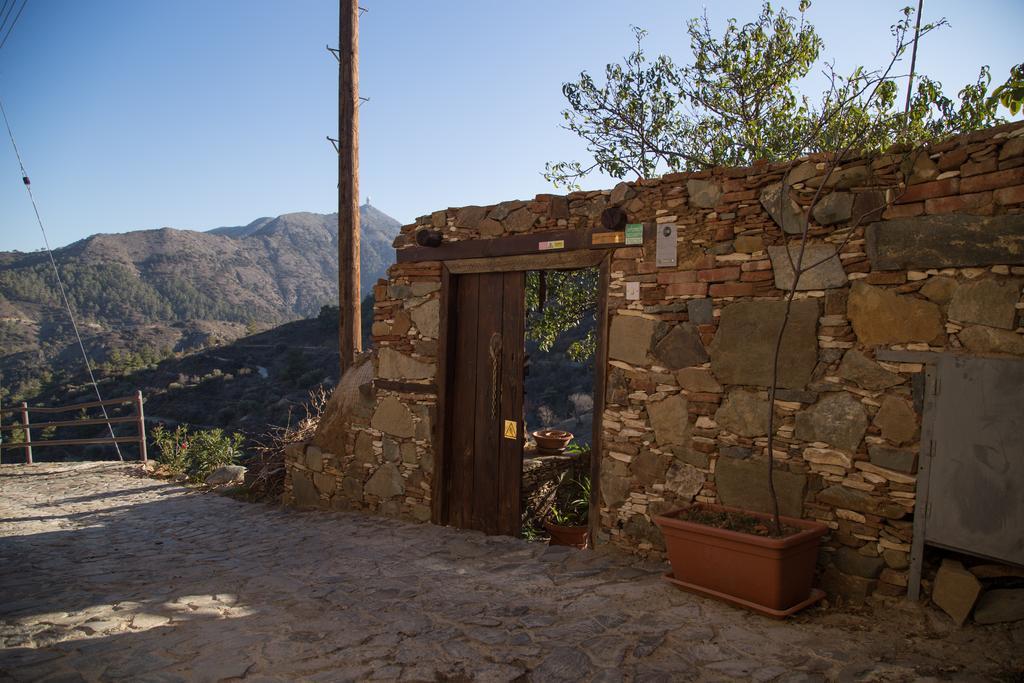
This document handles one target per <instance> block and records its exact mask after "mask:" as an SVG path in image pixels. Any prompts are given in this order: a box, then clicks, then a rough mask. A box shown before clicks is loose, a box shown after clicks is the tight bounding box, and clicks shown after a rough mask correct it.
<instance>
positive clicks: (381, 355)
mask: <svg viewBox="0 0 1024 683" xmlns="http://www.w3.org/2000/svg"><path fill="white" fill-rule="evenodd" d="M377 368H378V370H377V372H378V375H379V376H380V377H381V378H382V379H402V380H414V379H433V377H434V374H435V373H436V371H437V365H435V364H434V363H424V362H423V361H420V360H417V359H415V358H410V357H409V356H406V355H405V354H404V353H399V352H398V351H395V350H394V349H392V348H390V347H387V346H385V347H383V348H382V349H381V350H380V351H379V352H378V354H377Z"/></svg>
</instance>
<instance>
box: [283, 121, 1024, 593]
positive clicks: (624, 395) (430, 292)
mask: <svg viewBox="0 0 1024 683" xmlns="http://www.w3.org/2000/svg"><path fill="white" fill-rule="evenodd" d="M828 165H829V158H828V157H827V156H825V155H814V156H810V157H806V158H803V159H799V160H797V161H796V162H795V163H794V164H793V166H792V169H791V171H790V173H789V183H790V187H789V188H788V192H787V191H786V188H782V186H781V182H782V178H783V175H784V173H785V172H786V170H787V168H789V166H788V165H768V164H764V165H755V166H753V167H751V168H726V169H714V170H713V171H708V172H701V173H690V174H669V175H667V176H665V177H662V178H659V179H654V180H642V181H638V182H636V183H620V184H619V185H617V186H616V187H615V188H614V189H613V190H611V191H606V192H577V193H572V194H570V195H568V196H565V197H560V196H555V195H538V196H537V197H536V198H535V199H534V200H533V201H510V202H503V203H501V204H498V205H495V206H487V207H475V206H471V207H463V208H460V209H448V210H444V211H438V212H435V213H433V214H431V215H430V216H424V217H422V218H420V219H419V220H418V221H417V222H416V223H415V224H413V225H409V226H405V227H404V228H403V230H402V234H401V235H400V236H399V237H398V238H397V239H396V242H395V244H396V247H397V248H399V249H402V248H405V247H408V246H412V245H413V244H414V240H413V236H414V233H415V231H416V230H418V229H421V228H424V227H430V228H433V229H439V230H441V231H443V233H444V235H445V240H446V241H449V242H451V241H457V240H464V239H491V238H497V237H500V236H503V235H510V234H521V233H533V232H544V231H548V230H555V229H591V228H597V227H598V225H599V219H600V215H601V212H602V211H603V209H605V208H606V207H608V206H610V205H617V206H621V207H622V208H624V209H625V211H626V212H627V215H628V217H629V221H630V222H653V223H659V224H660V223H673V224H675V225H677V226H678V227H679V232H678V244H677V256H678V265H677V266H676V267H674V268H657V267H656V266H655V260H654V245H653V244H646V245H644V246H643V247H625V248H619V249H615V250H614V253H613V255H612V258H613V260H612V263H611V278H610V284H609V289H608V292H607V295H608V303H609V318H610V322H609V337H608V347H609V348H608V350H609V359H608V365H607V367H606V368H605V372H606V379H607V382H606V386H607V394H606V397H605V398H606V408H605V412H604V415H603V438H604V442H603V451H602V453H600V454H598V455H599V457H600V459H601V479H600V515H601V520H600V522H601V527H602V530H603V534H604V540H606V541H610V542H612V543H615V544H617V545H619V546H621V547H624V548H626V549H628V550H630V551H632V552H637V553H640V554H658V553H661V551H662V541H661V537H660V534H659V533H658V531H657V530H656V528H655V527H654V525H653V524H652V523H651V515H652V514H656V513H659V512H662V511H664V510H667V509H669V508H672V507H675V506H677V505H680V504H683V503H686V502H689V501H691V500H700V501H709V502H722V503H726V504H733V505H741V506H744V507H749V508H754V509H766V508H767V505H768V498H767V492H766V485H765V476H766V463H765V458H766V453H765V448H766V436H767V432H766V430H767V419H766V409H767V390H766V387H767V384H768V378H769V368H770V361H771V348H770V343H771V340H772V339H773V331H776V330H777V329H778V325H779V324H780V311H781V306H782V304H781V299H782V297H783V295H784V291H783V290H784V289H785V288H786V287H787V286H788V285H789V284H790V282H791V278H792V272H791V268H790V266H789V259H788V257H787V255H786V247H785V246H784V242H785V241H786V239H787V236H788V237H789V241H790V242H792V241H793V237H792V235H788V233H787V231H793V230H795V229H797V228H795V226H797V225H798V224H799V218H800V215H801V214H802V212H804V211H806V207H807V206H808V205H809V204H810V203H811V201H812V198H813V196H814V195H815V193H817V192H818V190H819V188H820V189H821V200H820V201H819V202H818V204H817V205H816V207H815V210H814V211H813V213H812V216H811V230H810V246H809V258H811V259H813V260H814V261H815V262H816V261H819V260H820V261H822V263H821V265H820V266H818V267H816V268H815V269H813V270H811V271H810V272H808V273H807V274H805V275H804V276H803V277H802V278H801V282H800V290H799V292H798V294H797V300H796V302H795V304H794V307H793V312H792V319H791V322H790V325H789V327H788V328H787V334H786V338H785V341H784V347H783V348H784V351H783V359H782V365H781V367H782V368H783V372H782V376H781V379H780V384H781V387H782V388H781V390H780V391H779V392H777V394H776V402H775V406H774V410H775V412H776V420H775V425H776V434H775V448H776V453H775V455H776V456H777V457H778V458H779V464H780V467H779V471H778V473H777V475H776V486H777V487H778V488H779V490H780V492H781V502H782V511H783V512H784V513H786V514H796V515H803V516H805V517H811V518H815V519H818V520H821V521H823V522H825V523H826V524H828V525H829V526H830V527H831V529H832V534H831V540H830V542H829V544H828V548H827V549H828V551H829V552H828V561H827V562H826V565H827V569H826V574H825V577H826V583H827V587H829V588H830V589H832V590H833V591H837V592H842V593H845V594H847V595H850V596H854V597H863V596H864V595H866V594H868V593H869V592H871V591H873V590H880V591H882V592H886V593H894V594H895V593H900V592H902V591H903V590H904V586H905V584H906V580H907V579H906V567H907V562H908V553H909V549H910V542H911V533H912V515H913V511H914V501H915V495H916V494H915V491H916V477H915V473H916V471H917V470H916V460H917V456H918V452H919V440H920V420H921V414H920V413H921V400H922V396H921V391H922V387H923V382H922V377H923V376H922V372H923V365H921V364H920V363H908V362H886V361H884V360H883V359H880V358H879V355H883V356H884V355H885V353H886V352H891V351H894V350H910V351H917V352H928V353H930V352H938V351H963V352H967V353H977V354H988V353H999V354H1012V355H1018V356H1024V336H1022V330H1021V327H1020V310H1021V308H1022V304H1021V284H1022V282H1024V223H1022V221H1024V217H1022V216H1021V207H1022V202H1024V127H1022V125H1021V124H1013V125H1009V126H1003V127H999V128H993V129H989V130H986V131H980V132H977V133H972V134H969V135H964V136H960V137H958V138H955V139H952V140H949V141H946V142H943V143H941V144H937V145H933V146H931V147H926V148H923V149H919V150H893V151H892V152H891V153H889V154H886V155H883V156H880V157H877V158H872V159H855V160H851V161H848V162H845V163H843V164H841V165H840V166H838V168H837V169H836V170H835V171H833V172H832V173H828V172H827V171H828ZM826 176H827V178H826ZM822 186H823V187H822ZM784 193H785V194H784ZM780 195H781V201H780ZM787 195H788V196H787ZM851 230H852V231H853V234H852V236H851V235H850V234H849V233H850V231H851ZM837 245H841V248H840V249H839V251H838V253H835V251H836V247H837ZM627 282H638V283H639V284H640V299H639V300H638V301H627V300H626V299H625V287H626V283H627ZM439 285H440V266H439V264H438V263H436V262H434V263H401V264H396V265H395V266H393V267H392V268H391V269H390V271H389V280H388V281H387V282H386V283H383V282H382V283H381V284H380V285H379V286H378V287H377V288H375V294H376V296H377V299H376V304H375V324H374V330H373V331H374V343H375V346H376V347H377V348H378V349H379V355H378V356H377V358H376V360H375V371H374V372H375V377H377V378H380V379H387V380H400V381H405V382H412V383H416V384H419V385H422V387H423V388H422V389H417V390H415V391H405V390H401V391H400V390H378V391H376V392H375V393H373V392H372V391H368V393H367V396H366V399H365V400H366V402H367V404H368V406H367V407H366V410H365V412H366V414H367V415H368V416H370V417H369V418H368V421H367V423H366V424H360V425H357V426H356V427H354V428H353V430H351V431H349V432H348V433H346V434H345V435H344V436H340V435H339V436H338V438H337V439H335V443H336V444H337V445H335V446H331V448H333V449H334V450H333V451H332V452H335V453H344V455H340V456H331V458H329V459H323V460H322V464H321V465H320V466H321V468H323V470H324V471H327V469H328V468H331V469H332V470H334V471H336V472H338V473H342V472H343V473H344V477H345V478H347V479H349V480H351V483H350V484H349V485H347V486H345V487H342V488H341V489H339V488H338V487H337V485H336V482H337V478H336V476H335V479H334V482H335V483H334V488H331V489H330V490H329V491H328V490H326V489H318V488H315V487H314V489H313V492H312V493H310V491H306V493H307V494H310V495H312V497H313V498H315V499H316V500H315V502H317V503H318V504H321V505H323V506H326V505H335V506H337V505H342V506H347V507H358V508H362V509H369V510H379V511H384V512H387V513H389V514H395V515H399V516H403V517H407V518H414V519H427V518H429V505H430V500H431V493H432V492H431V488H430V481H431V479H430V477H431V472H432V467H433V462H434V457H435V454H434V453H433V450H432V442H431V441H430V430H431V425H432V422H433V420H434V419H435V415H434V414H435V411H436V397H435V396H434V395H433V393H431V392H432V389H431V386H432V384H433V382H434V377H435V374H436V367H437V348H436V318H435V316H436V311H437V310H438V309H437V308H436V306H437V305H438V304H439V301H438V293H437V292H438V289H439ZM683 415H685V416H687V419H686V420H685V421H682V420H680V419H679V417H680V416H683ZM318 448H320V447H318ZM321 453H322V452H321ZM300 455H301V454H300ZM328 460H329V461H330V462H328ZM335 463H337V464H335ZM312 465H315V463H313V464H312ZM290 469H291V471H293V472H297V473H301V474H300V476H301V477H308V473H309V472H311V471H314V467H313V466H311V464H310V463H308V462H306V461H305V460H303V458H302V457H299V455H296V457H294V458H293V459H292V460H291V468H290ZM332 476H334V475H332ZM310 495H307V498H309V497H310Z"/></svg>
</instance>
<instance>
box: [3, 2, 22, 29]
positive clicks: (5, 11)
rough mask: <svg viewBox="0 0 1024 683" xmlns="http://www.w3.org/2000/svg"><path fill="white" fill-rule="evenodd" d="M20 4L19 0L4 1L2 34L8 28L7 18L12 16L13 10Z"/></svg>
mask: <svg viewBox="0 0 1024 683" xmlns="http://www.w3.org/2000/svg"><path fill="white" fill-rule="evenodd" d="M17 4H18V0H4V6H3V9H0V15H3V16H2V17H0V33H2V32H3V31H4V29H6V28H7V18H8V17H10V16H11V10H12V9H14V6H15V5H17Z"/></svg>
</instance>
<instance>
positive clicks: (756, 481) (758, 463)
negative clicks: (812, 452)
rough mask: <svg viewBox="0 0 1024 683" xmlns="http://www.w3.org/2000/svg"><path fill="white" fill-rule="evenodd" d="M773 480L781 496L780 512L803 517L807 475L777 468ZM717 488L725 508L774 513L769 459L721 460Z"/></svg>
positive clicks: (716, 482) (716, 479) (717, 473)
mask: <svg viewBox="0 0 1024 683" xmlns="http://www.w3.org/2000/svg"><path fill="white" fill-rule="evenodd" d="M773 479H774V481H775V490H776V492H777V493H778V496H779V512H781V513H782V514H783V515H786V516H787V517H801V516H802V515H803V507H804V493H805V491H806V490H807V475H804V474H796V473H794V472H787V471H785V470H781V469H779V468H778V467H776V468H775V475H774V477H773ZM715 485H716V487H717V488H718V497H719V499H720V500H721V501H722V503H723V504H724V505H731V506H733V507H738V508H743V509H745V510H753V511H754V512H771V511H772V501H771V496H770V495H769V493H768V462H767V461H765V460H762V459H760V458H757V459H753V458H751V459H748V460H738V459H736V458H719V459H718V462H717V464H716V465H715Z"/></svg>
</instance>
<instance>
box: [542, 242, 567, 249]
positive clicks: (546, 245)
mask: <svg viewBox="0 0 1024 683" xmlns="http://www.w3.org/2000/svg"><path fill="white" fill-rule="evenodd" d="M537 248H538V249H540V250H541V251H551V250H553V249H565V240H551V241H550V242H541V243H540V244H538V245H537Z"/></svg>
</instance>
